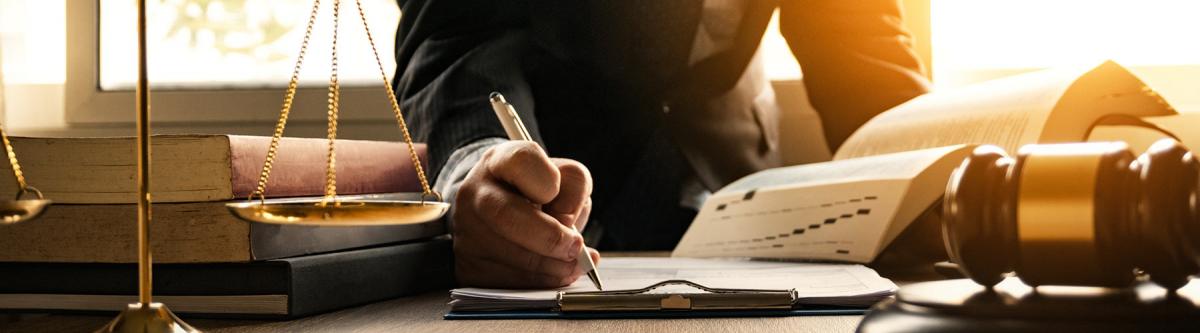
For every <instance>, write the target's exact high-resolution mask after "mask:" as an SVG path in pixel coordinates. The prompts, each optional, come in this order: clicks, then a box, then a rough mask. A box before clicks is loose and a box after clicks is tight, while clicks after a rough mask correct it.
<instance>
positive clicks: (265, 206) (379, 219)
mask: <svg viewBox="0 0 1200 333" xmlns="http://www.w3.org/2000/svg"><path fill="white" fill-rule="evenodd" d="M225 207H226V208H229V211H230V212H232V213H233V215H236V216H237V217H238V218H241V219H243V220H246V221H250V222H258V223H271V224H290V225H310V226H368V225H397V224H415V223H424V222H429V221H433V220H437V219H439V218H441V217H442V216H444V215H446V212H447V211H449V210H450V204H448V203H445V202H440V201H428V200H427V201H421V200H419V199H418V200H395V199H383V198H380V197H379V196H356V197H350V198H341V199H340V200H339V201H338V202H336V203H335V202H328V203H326V204H324V205H322V198H320V197H316V198H302V199H277V200H266V201H260V200H252V201H244V202H234V203H228V204H226V205H225Z"/></svg>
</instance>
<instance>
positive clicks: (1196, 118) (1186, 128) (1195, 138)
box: [1142, 113, 1200, 151]
mask: <svg viewBox="0 0 1200 333" xmlns="http://www.w3.org/2000/svg"><path fill="white" fill-rule="evenodd" d="M1142 120H1145V121H1146V122H1149V123H1151V124H1155V125H1158V127H1160V128H1162V129H1163V130H1166V131H1169V132H1171V133H1173V134H1175V136H1176V137H1178V138H1179V141H1182V142H1183V145H1184V146H1186V147H1187V148H1188V149H1189V150H1192V151H1200V113H1180V114H1175V115H1167V116H1158V117H1145V118H1142Z"/></svg>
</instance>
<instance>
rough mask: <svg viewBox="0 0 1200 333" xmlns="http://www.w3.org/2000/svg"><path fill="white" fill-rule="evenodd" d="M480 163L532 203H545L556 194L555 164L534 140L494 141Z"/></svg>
mask: <svg viewBox="0 0 1200 333" xmlns="http://www.w3.org/2000/svg"><path fill="white" fill-rule="evenodd" d="M482 163H483V165H482V166H483V167H484V168H486V170H487V171H488V172H487V173H488V174H490V175H491V176H492V177H495V179H497V180H499V181H500V182H502V183H505V184H509V185H512V187H513V188H515V189H516V190H517V191H518V192H520V193H521V194H523V195H524V196H525V197H526V198H528V199H529V200H530V201H532V202H534V203H537V204H545V203H547V202H550V200H554V197H556V196H558V187H559V179H560V177H559V174H558V168H557V167H556V166H554V164H552V163H551V162H550V158H549V157H547V156H546V152H544V151H542V147H541V146H538V145H537V143H535V142H531V141H509V142H505V143H501V144H498V145H496V146H494V147H492V148H491V149H488V151H487V152H486V153H484V155H483V161H482Z"/></svg>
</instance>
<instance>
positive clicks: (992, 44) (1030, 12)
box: [930, 0, 1200, 111]
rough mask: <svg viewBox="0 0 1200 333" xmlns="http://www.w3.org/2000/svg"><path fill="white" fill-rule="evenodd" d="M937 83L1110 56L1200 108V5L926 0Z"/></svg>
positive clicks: (1157, 0) (1124, 0) (1180, 102)
mask: <svg viewBox="0 0 1200 333" xmlns="http://www.w3.org/2000/svg"><path fill="white" fill-rule="evenodd" d="M931 1H932V3H931V8H932V9H931V17H932V18H931V22H930V23H931V28H932V47H933V66H932V67H933V75H934V76H933V77H934V81H933V82H934V83H935V84H936V85H937V87H938V88H947V87H955V86H961V85H964V84H968V83H972V82H978V81H983V80H988V79H993V78H997V77H1001V76H1006V75H1012V74H1017V73H1023V72H1028V71H1033V70H1038V69H1042V68H1047V67H1055V66H1071V65H1078V64H1081V63H1087V62H1090V61H1100V60H1103V59H1114V60H1116V61H1117V62H1119V63H1121V64H1123V65H1125V66H1126V67H1130V68H1131V70H1133V71H1134V72H1135V73H1137V74H1138V76H1139V77H1141V78H1142V79H1143V80H1144V81H1146V83H1147V84H1148V85H1149V86H1150V87H1152V88H1154V89H1156V90H1158V91H1159V92H1160V93H1162V95H1163V96H1164V97H1165V98H1167V100H1168V101H1170V102H1171V103H1172V104H1173V105H1175V106H1176V108H1178V109H1180V110H1182V111H1188V110H1192V111H1200V90H1197V89H1196V88H1195V87H1200V42H1198V41H1197V37H1198V36H1200V20H1197V19H1196V15H1197V13H1200V2H1196V1H1181V0H1054V1H1045V0H1005V1H1000V0H931Z"/></svg>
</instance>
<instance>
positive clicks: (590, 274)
mask: <svg viewBox="0 0 1200 333" xmlns="http://www.w3.org/2000/svg"><path fill="white" fill-rule="evenodd" d="M587 276H588V279H589V280H592V284H593V285H595V286H596V290H600V291H603V290H604V285H603V284H600V276H599V275H598V274H596V271H590V272H587Z"/></svg>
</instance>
